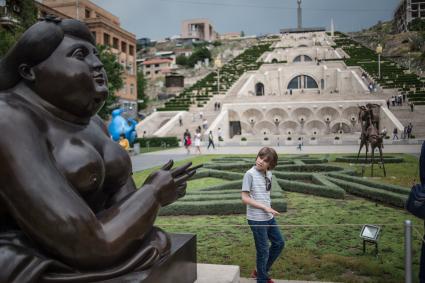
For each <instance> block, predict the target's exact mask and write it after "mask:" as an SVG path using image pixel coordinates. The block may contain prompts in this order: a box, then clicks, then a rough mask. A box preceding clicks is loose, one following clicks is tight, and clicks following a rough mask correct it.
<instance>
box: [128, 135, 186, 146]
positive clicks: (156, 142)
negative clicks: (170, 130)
mask: <svg viewBox="0 0 425 283" xmlns="http://www.w3.org/2000/svg"><path fill="white" fill-rule="evenodd" d="M146 142H149V146H151V147H159V146H163V145H164V144H166V145H168V146H170V147H177V146H179V141H178V139H177V138H176V137H151V138H138V139H136V143H140V146H142V147H146Z"/></svg>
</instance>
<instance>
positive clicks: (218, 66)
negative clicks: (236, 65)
mask: <svg viewBox="0 0 425 283" xmlns="http://www.w3.org/2000/svg"><path fill="white" fill-rule="evenodd" d="M214 65H215V67H216V68H217V93H218V94H220V68H221V67H222V65H223V64H222V63H221V59H220V56H217V58H216V59H215V60H214Z"/></svg>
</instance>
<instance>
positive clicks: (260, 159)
mask: <svg viewBox="0 0 425 283" xmlns="http://www.w3.org/2000/svg"><path fill="white" fill-rule="evenodd" d="M277 159H278V156H277V154H276V151H275V150H274V149H272V148H270V147H263V148H262V149H261V150H260V151H259V152H258V155H257V158H256V159H255V165H254V166H253V167H252V168H251V169H249V170H248V171H247V172H246V173H245V175H244V177H243V181H242V193H241V197H242V202H243V203H244V204H245V205H246V207H247V208H246V218H247V221H248V225H249V226H250V228H251V231H252V235H253V238H254V243H255V249H256V269H254V270H253V272H252V273H251V277H252V278H255V279H256V280H257V283H273V282H274V281H273V280H272V279H271V278H270V277H269V275H268V273H269V271H270V269H271V267H272V265H273V263H274V262H275V260H276V259H277V258H278V257H279V255H280V254H281V252H282V250H283V248H284V247H285V240H284V238H283V237H282V234H281V232H280V230H279V227H278V226H277V223H276V220H275V216H278V215H279V214H280V213H279V212H278V211H276V210H274V209H273V208H272V207H271V199H270V191H271V189H272V172H271V170H273V169H274V168H275V167H276V165H277ZM269 242H271V245H270V246H269Z"/></svg>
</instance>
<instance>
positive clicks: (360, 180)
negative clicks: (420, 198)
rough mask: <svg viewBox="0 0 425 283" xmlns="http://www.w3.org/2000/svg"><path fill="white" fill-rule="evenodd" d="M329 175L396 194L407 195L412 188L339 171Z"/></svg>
mask: <svg viewBox="0 0 425 283" xmlns="http://www.w3.org/2000/svg"><path fill="white" fill-rule="evenodd" d="M329 176H331V177H334V178H337V179H341V180H344V181H348V182H352V183H354V184H361V185H365V186H368V187H372V188H375V189H379V190H384V191H388V192H393V193H396V194H401V195H406V196H407V195H409V193H410V190H409V189H408V188H405V187H401V186H397V185H390V184H384V183H377V182H373V181H369V180H367V179H364V178H362V177H355V176H348V175H345V174H339V173H329Z"/></svg>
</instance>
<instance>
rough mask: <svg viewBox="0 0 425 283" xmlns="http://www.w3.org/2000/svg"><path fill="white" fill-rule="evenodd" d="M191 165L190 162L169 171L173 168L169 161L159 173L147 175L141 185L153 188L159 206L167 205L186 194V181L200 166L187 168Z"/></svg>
mask: <svg viewBox="0 0 425 283" xmlns="http://www.w3.org/2000/svg"><path fill="white" fill-rule="evenodd" d="M191 165H192V162H189V163H186V164H185V165H183V166H180V167H176V168H174V169H172V170H170V169H171V167H173V161H172V160H170V161H169V162H168V163H167V164H165V165H164V166H163V167H162V168H161V169H160V170H159V171H156V172H154V173H152V174H151V175H149V177H148V178H147V179H146V181H145V183H144V184H143V185H151V186H152V187H153V188H154V190H155V196H156V198H157V200H158V201H159V203H160V204H161V206H166V205H169V204H171V203H173V202H174V201H176V200H177V199H178V198H181V197H183V196H184V195H185V194H186V186H187V184H186V181H187V179H189V178H190V177H192V176H193V175H194V174H195V173H196V169H197V168H199V167H201V166H202V165H200V166H195V167H192V168H189V167H190V166H191Z"/></svg>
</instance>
